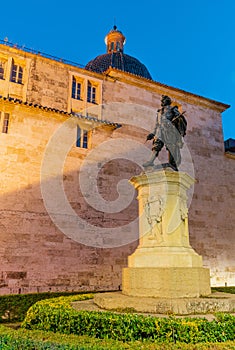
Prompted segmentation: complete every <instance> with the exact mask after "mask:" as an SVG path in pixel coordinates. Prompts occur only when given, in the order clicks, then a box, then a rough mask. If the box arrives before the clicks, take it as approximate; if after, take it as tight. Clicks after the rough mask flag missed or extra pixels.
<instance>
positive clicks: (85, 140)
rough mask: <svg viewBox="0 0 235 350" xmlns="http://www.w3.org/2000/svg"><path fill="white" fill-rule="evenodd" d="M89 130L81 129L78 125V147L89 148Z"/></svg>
mask: <svg viewBox="0 0 235 350" xmlns="http://www.w3.org/2000/svg"><path fill="white" fill-rule="evenodd" d="M89 138H90V135H89V130H86V129H83V128H81V127H80V126H79V125H77V136H76V147H77V148H82V149H88V148H89Z"/></svg>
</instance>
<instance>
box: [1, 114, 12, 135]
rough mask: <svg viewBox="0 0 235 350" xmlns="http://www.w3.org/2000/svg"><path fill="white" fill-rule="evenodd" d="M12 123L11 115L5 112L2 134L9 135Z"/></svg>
mask: <svg viewBox="0 0 235 350" xmlns="http://www.w3.org/2000/svg"><path fill="white" fill-rule="evenodd" d="M9 123H10V113H5V112H4V117H3V122H2V134H8V131H9Z"/></svg>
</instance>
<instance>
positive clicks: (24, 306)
mask: <svg viewBox="0 0 235 350" xmlns="http://www.w3.org/2000/svg"><path fill="white" fill-rule="evenodd" d="M78 294H79V292H56V293H50V292H48V293H31V294H12V295H1V296H0V323H6V322H22V321H23V320H24V318H25V315H26V313H27V311H28V309H29V308H30V307H31V306H32V305H33V304H35V303H36V302H37V301H40V300H44V299H50V298H55V297H60V296H68V295H78Z"/></svg>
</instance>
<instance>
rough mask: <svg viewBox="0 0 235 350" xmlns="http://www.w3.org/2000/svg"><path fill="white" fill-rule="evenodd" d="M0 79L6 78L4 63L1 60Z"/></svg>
mask: <svg viewBox="0 0 235 350" xmlns="http://www.w3.org/2000/svg"><path fill="white" fill-rule="evenodd" d="M0 79H4V63H2V62H0Z"/></svg>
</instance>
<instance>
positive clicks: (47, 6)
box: [0, 0, 235, 139]
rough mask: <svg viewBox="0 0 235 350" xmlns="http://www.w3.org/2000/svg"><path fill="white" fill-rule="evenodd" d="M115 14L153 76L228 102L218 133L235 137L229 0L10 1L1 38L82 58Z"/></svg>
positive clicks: (234, 1) (233, 9)
mask: <svg viewBox="0 0 235 350" xmlns="http://www.w3.org/2000/svg"><path fill="white" fill-rule="evenodd" d="M114 18H115V21H116V25H117V26H118V29H120V30H121V31H122V32H123V34H124V35H125V36H126V39H127V42H126V45H125V53H127V54H129V55H132V56H134V57H136V58H138V59H139V60H140V61H141V62H142V63H144V64H145V65H146V66H147V68H148V69H149V71H150V74H151V75H152V77H153V79H154V80H156V81H159V82H161V83H164V84H167V85H170V86H174V87H177V88H180V89H183V90H186V91H189V92H193V93H195V94H198V95H202V96H205V97H208V98H211V99H215V100H217V101H220V102H224V103H227V104H230V105H231V108H230V109H229V110H228V111H226V112H224V113H223V128H224V139H227V138H229V137H232V138H235V39H234V37H235V0H223V1H222V0H191V1H190V0H166V1H165V0H146V1H138V0H135V1H133V0H119V1H112V0H104V1H101V0H100V1H99V0H98V1H97V0H96V1H94V0H89V1H78V0H76V1H75V0H67V1H63V2H61V1H60V0H57V1H56V0H40V1H38V2H32V1H29V0H25V1H24V2H21V3H19V2H18V1H16V0H12V1H10V2H4V3H3V4H1V24H0V38H1V39H4V38H5V37H7V38H8V40H9V41H11V42H13V43H17V44H19V45H25V46H26V47H29V48H32V49H35V50H40V51H42V52H46V53H49V54H51V55H55V56H58V57H61V58H66V59H69V60H71V61H75V62H78V63H81V64H84V65H85V64H86V63H87V62H88V61H89V60H90V59H92V58H94V57H96V56H97V55H99V54H102V53H105V44H104V36H105V35H106V34H107V33H108V31H109V30H110V29H111V28H112V26H113V24H114Z"/></svg>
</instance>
